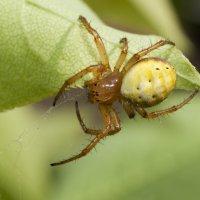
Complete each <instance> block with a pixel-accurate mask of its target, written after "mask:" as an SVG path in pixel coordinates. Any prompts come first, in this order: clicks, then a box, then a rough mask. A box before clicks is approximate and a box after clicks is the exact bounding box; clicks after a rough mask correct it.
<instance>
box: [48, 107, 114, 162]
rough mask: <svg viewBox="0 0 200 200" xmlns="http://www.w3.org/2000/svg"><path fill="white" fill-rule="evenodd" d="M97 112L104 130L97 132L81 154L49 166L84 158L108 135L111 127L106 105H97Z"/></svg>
mask: <svg viewBox="0 0 200 200" xmlns="http://www.w3.org/2000/svg"><path fill="white" fill-rule="evenodd" d="M99 111H100V113H101V115H102V117H103V121H104V128H103V130H102V131H100V132H99V134H98V135H96V137H95V138H94V139H93V140H92V141H91V142H90V143H89V144H88V145H87V146H86V147H85V148H84V149H83V150H82V151H81V153H79V154H78V155H75V156H73V157H71V158H69V159H66V160H63V161H60V162H56V163H52V164H51V166H56V165H62V164H65V163H68V162H71V161H73V160H76V159H79V158H81V157H83V156H86V155H87V154H88V153H89V152H90V151H91V150H92V149H93V148H94V147H95V146H96V144H97V143H98V142H99V141H100V140H101V139H103V138H105V137H106V136H107V135H108V133H109V132H110V130H111V127H112V120H111V117H110V114H109V113H108V110H107V107H106V105H103V104H99Z"/></svg>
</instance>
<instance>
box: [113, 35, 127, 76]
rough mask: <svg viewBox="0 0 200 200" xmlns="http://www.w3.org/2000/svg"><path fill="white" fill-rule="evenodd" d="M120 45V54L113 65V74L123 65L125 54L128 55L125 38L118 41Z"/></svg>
mask: <svg viewBox="0 0 200 200" xmlns="http://www.w3.org/2000/svg"><path fill="white" fill-rule="evenodd" d="M120 43H121V44H122V45H123V46H122V50H121V54H120V56H119V58H118V60H117V62H116V64H115V68H114V71H115V72H119V70H120V68H121V66H122V64H123V63H124V61H125V59H126V56H127V53H128V40H127V38H122V39H121V40H120Z"/></svg>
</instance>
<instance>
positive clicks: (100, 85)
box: [51, 16, 198, 166]
mask: <svg viewBox="0 0 200 200" xmlns="http://www.w3.org/2000/svg"><path fill="white" fill-rule="evenodd" d="M79 20H80V22H81V23H82V25H83V26H84V27H85V28H86V30H87V31H88V32H89V33H90V34H91V35H92V36H93V38H94V42H95V44H96V47H97V50H98V53H99V55H100V59H101V63H100V64H95V65H91V66H89V67H86V68H85V69H83V70H82V71H80V72H79V73H77V74H75V75H74V76H72V77H71V78H69V79H68V80H66V81H65V82H64V84H63V86H62V87H61V88H60V90H59V92H58V94H57V95H56V97H55V99H54V102H53V105H54V106H55V104H56V102H57V100H58V98H59V97H60V95H61V94H62V92H63V91H64V90H65V89H66V88H67V87H70V85H72V84H73V83H75V82H76V81H77V80H79V79H81V78H82V77H83V76H85V75H86V74H88V73H93V79H91V80H89V81H85V83H84V84H85V87H86V88H87V90H88V100H89V101H90V102H91V103H97V104H98V109H99V111H100V113H101V115H102V118H103V123H104V127H103V129H102V130H93V129H89V128H87V126H86V125H85V124H84V122H83V120H82V118H81V115H80V112H79V107H78V102H77V101H76V103H75V108H76V115H77V118H78V120H79V122H80V125H81V127H82V129H83V131H84V132H85V133H87V134H90V135H94V136H95V137H94V139H93V140H92V141H91V142H90V143H89V144H88V145H87V146H86V147H85V148H84V149H83V150H82V151H81V152H80V153H79V154H77V155H75V156H72V157H70V158H68V159H66V160H62V161H60V162H56V163H52V164H51V166H56V165H61V164H65V163H69V162H71V161H73V160H76V159H79V158H82V157H83V156H86V155H87V154H88V153H89V152H90V151H91V150H92V149H93V148H94V147H95V146H96V144H97V143H98V142H99V141H100V140H102V139H103V138H105V137H106V136H109V135H114V134H116V133H118V132H119V131H120V130H121V126H120V119H119V117H118V114H117V113H116V111H115V110H114V109H113V107H112V104H113V103H114V102H116V101H119V102H120V103H121V105H122V107H123V109H124V110H125V112H126V113H127V115H128V117H129V118H133V117H134V116H135V112H137V113H139V114H140V115H141V116H142V117H143V118H147V119H149V118H156V117H159V116H161V115H165V114H167V113H172V112H175V111H176V110H178V109H180V108H181V107H183V106H184V105H185V104H187V103H188V102H189V101H190V100H191V99H192V98H193V97H194V96H195V95H196V94H197V92H198V91H194V92H193V93H192V94H191V95H190V96H189V97H188V98H187V99H185V100H184V101H183V102H182V103H180V104H178V105H174V106H172V107H170V108H168V109H164V110H160V111H155V112H151V113H148V112H147V111H146V110H145V109H144V108H145V107H151V106H154V105H156V104H158V103H160V102H161V101H163V100H164V99H165V98H167V96H168V95H169V94H170V92H171V91H172V90H173V89H174V87H175V83H176V72H175V69H174V68H173V67H172V66H171V65H170V64H169V63H168V62H166V61H164V60H162V59H160V58H155V57H150V58H143V57H144V56H145V55H147V54H148V53H150V52H151V51H153V50H155V49H157V48H159V47H161V46H163V45H171V46H174V45H175V44H174V43H173V42H171V41H169V40H160V41H158V42H157V43H155V44H153V45H151V46H150V47H148V48H146V49H143V50H141V51H139V52H138V53H136V54H134V55H133V56H132V57H131V58H130V59H129V60H128V62H127V63H126V64H125V65H124V66H123V68H122V65H123V63H124V61H125V59H126V56H127V53H128V41H127V39H126V38H122V39H121V40H120V43H121V46H122V48H121V53H120V56H119V58H118V60H117V62H116V64H115V66H114V70H112V69H111V67H110V64H109V59H108V55H107V52H106V49H105V46H104V43H103V41H102V39H101V37H100V36H99V34H98V33H97V31H96V30H95V29H93V28H92V27H91V26H90V24H89V23H88V21H87V20H86V18H84V17H83V16H80V17H79ZM121 68H122V70H120V69H121Z"/></svg>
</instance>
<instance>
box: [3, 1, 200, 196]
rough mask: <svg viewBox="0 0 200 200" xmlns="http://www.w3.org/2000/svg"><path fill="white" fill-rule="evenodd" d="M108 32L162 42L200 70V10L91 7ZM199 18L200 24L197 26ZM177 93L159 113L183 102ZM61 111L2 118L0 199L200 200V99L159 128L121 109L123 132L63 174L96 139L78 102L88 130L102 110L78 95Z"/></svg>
mask: <svg viewBox="0 0 200 200" xmlns="http://www.w3.org/2000/svg"><path fill="white" fill-rule="evenodd" d="M85 2H86V3H87V4H88V5H89V6H90V7H91V8H92V9H93V10H94V11H95V12H96V13H97V14H98V15H99V17H100V18H101V19H102V20H103V21H104V22H105V23H107V24H109V25H111V26H113V27H116V28H119V29H122V30H126V31H130V32H136V33H140V34H157V35H163V36H165V37H167V38H170V39H171V40H172V41H175V42H176V44H177V46H178V47H179V48H180V49H181V50H182V51H183V52H184V53H185V54H186V55H187V56H188V57H189V58H190V59H191V61H192V62H193V64H195V66H200V65H199V59H198V56H197V55H198V53H199V52H198V49H199V44H200V43H199V38H198V37H197V36H198V31H199V29H198V27H199V25H200V21H199V19H200V17H199V16H198V15H199V12H197V11H198V9H197V8H200V5H199V2H198V1H197V0H196V1H195V0H192V1H188V2H187V1H180V0H176V1H168V0H163V1H159V0H151V1H144V0H125V1H121V0H115V1H114V0H109V1H105V0H101V1H100V0H96V1H92V0H86V1H85ZM198 17H199V18H198ZM187 95H189V92H174V93H173V95H172V96H170V98H169V99H167V100H166V101H165V102H163V103H162V104H160V105H159V106H158V107H154V108H153V110H158V109H159V108H165V107H169V106H170V105H174V104H176V103H179V102H181V101H182V100H183V99H184V98H185V97H186V96H187ZM67 96H68V97H67V98H66V99H65V100H63V101H62V103H60V105H58V106H57V107H56V108H54V109H52V108H51V104H52V99H50V100H46V101H43V102H39V103H36V104H34V105H30V106H26V107H22V108H17V109H14V110H11V111H7V112H4V113H1V114H0V127H1V140H0V199H2V200H36V199H37V200H46V199H48V200H57V199H58V200H66V199H70V200H82V199H87V200H90V199H91V200H93V199H95V200H96V199H97V200H98V199H101V200H121V199H125V200H129V199H136V200H143V199H145V200H155V199H159V200H160V199H163V200H165V199H166V200H167V199H174V200H175V199H176V200H177V199H181V200H184V199H192V200H195V199H199V196H200V192H199V186H200V131H199V130H200V123H199V122H198V119H199V112H200V101H199V100H200V97H199V96H197V97H196V98H195V99H194V100H193V101H192V102H191V103H190V104H188V105H186V106H185V107H184V108H183V109H181V110H180V111H178V112H176V113H174V114H171V115H169V116H166V117H162V118H159V119H155V120H145V119H142V118H141V117H140V116H137V117H136V118H135V119H133V120H129V119H128V117H127V116H126V115H125V114H124V112H123V110H122V109H121V108H120V106H119V105H115V107H116V109H117V110H118V111H119V113H120V118H121V123H122V131H121V132H120V133H119V134H117V135H114V136H111V137H107V138H106V140H104V141H102V144H99V145H98V146H97V148H96V151H95V150H94V151H92V152H91V153H90V154H89V155H88V156H87V157H85V158H83V159H81V160H78V161H76V162H72V163H69V164H67V165H63V166H60V167H54V168H53V167H50V165H49V164H50V163H52V162H54V161H59V160H60V159H64V158H68V157H69V156H71V155H73V154H75V153H78V152H79V151H80V150H81V149H82V148H83V147H84V146H85V145H86V144H87V143H88V139H91V138H90V136H87V135H85V134H84V133H83V131H82V130H81V128H80V126H79V124H78V121H77V119H76V115H75V110H74V100H75V99H77V100H79V102H80V107H81V113H82V115H83V117H84V120H85V122H86V123H87V124H88V126H90V127H93V128H95V127H96V128H97V127H99V126H101V119H100V118H99V116H98V114H97V111H96V106H95V105H90V104H89V103H87V97H86V94H85V93H84V92H81V94H80V90H75V91H72V92H70V93H69V94H68V95H67Z"/></svg>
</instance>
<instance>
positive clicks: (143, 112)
mask: <svg viewBox="0 0 200 200" xmlns="http://www.w3.org/2000/svg"><path fill="white" fill-rule="evenodd" d="M197 93H198V90H195V91H194V92H193V93H192V94H191V95H190V96H189V97H188V98H187V99H185V100H184V101H183V102H181V103H180V104H178V105H175V106H172V107H170V108H167V109H164V110H160V111H155V112H151V113H147V112H146V110H145V109H144V108H142V107H140V106H138V105H136V106H135V110H136V111H137V112H138V113H139V114H140V115H141V116H142V117H144V118H148V119H150V118H156V117H159V116H162V115H165V114H168V113H172V112H175V111H177V110H178V109H180V108H182V107H183V106H184V105H186V104H187V103H188V102H189V101H191V100H192V98H193V97H194V96H195V95H196V94H197Z"/></svg>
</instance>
